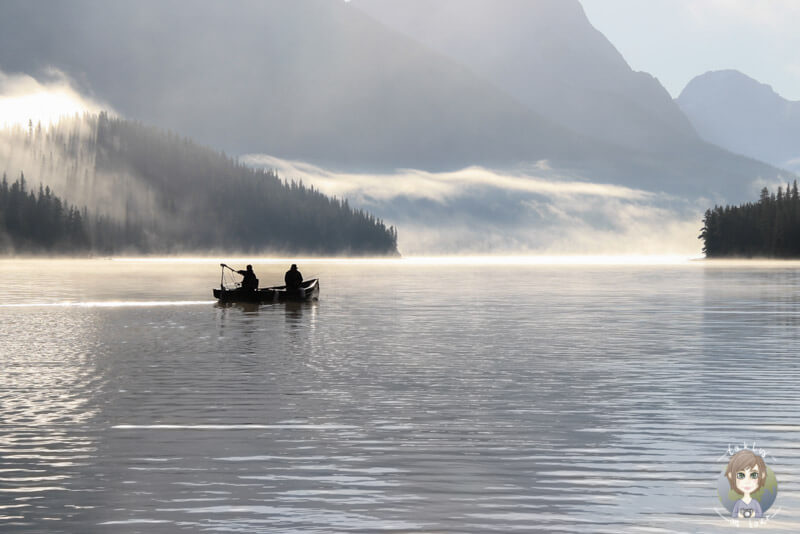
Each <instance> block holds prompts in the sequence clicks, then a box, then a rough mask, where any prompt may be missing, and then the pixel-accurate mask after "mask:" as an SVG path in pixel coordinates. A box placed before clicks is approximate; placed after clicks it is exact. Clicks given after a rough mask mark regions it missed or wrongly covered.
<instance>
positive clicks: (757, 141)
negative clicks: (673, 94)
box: [676, 69, 800, 172]
mask: <svg viewBox="0 0 800 534" xmlns="http://www.w3.org/2000/svg"><path fill="white" fill-rule="evenodd" d="M676 102H677V103H678V104H679V105H680V106H681V108H682V109H683V111H684V113H686V115H687V116H688V117H689V118H690V120H692V122H693V124H694V125H695V128H696V129H697V131H698V132H699V133H700V134H701V136H703V137H704V138H705V139H707V140H708V141H710V142H713V143H715V144H717V145H719V146H722V147H725V148H727V149H728V150H731V151H732V152H735V153H739V154H744V155H746V156H749V157H753V158H756V159H760V160H762V161H766V162H769V163H771V164H773V165H776V166H779V167H784V168H787V169H790V170H792V171H794V172H798V171H800V102H793V101H790V100H787V99H785V98H783V97H782V96H781V95H779V94H778V93H777V92H776V91H775V90H774V89H773V88H772V87H771V86H769V85H767V84H765V83H761V82H759V81H757V80H755V79H754V78H751V77H749V76H747V75H745V74H743V73H741V72H739V71H737V70H732V69H729V70H721V71H709V72H706V73H704V74H701V75H699V76H697V77H695V78H693V79H692V80H691V81H690V82H689V83H688V84H687V86H686V87H685V88H684V90H683V91H682V92H681V94H680V95H679V97H678V98H677V99H676Z"/></svg>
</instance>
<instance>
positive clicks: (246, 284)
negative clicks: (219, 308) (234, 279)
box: [236, 265, 258, 291]
mask: <svg viewBox="0 0 800 534" xmlns="http://www.w3.org/2000/svg"><path fill="white" fill-rule="evenodd" d="M236 272H237V273H239V274H241V275H242V276H243V277H244V278H242V289H244V290H245V291H255V290H257V289H258V278H256V273H254V272H253V266H252V265H248V266H247V270H246V271H236Z"/></svg>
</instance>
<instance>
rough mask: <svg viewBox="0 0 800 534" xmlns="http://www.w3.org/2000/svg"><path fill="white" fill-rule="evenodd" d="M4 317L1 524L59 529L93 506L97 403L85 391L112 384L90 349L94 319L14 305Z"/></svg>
mask: <svg viewBox="0 0 800 534" xmlns="http://www.w3.org/2000/svg"><path fill="white" fill-rule="evenodd" d="M0 321H2V331H0V355H2V357H0V363H1V364H2V365H1V366H2V370H3V372H2V388H0V406H2V419H0V457H1V458H2V462H1V463H0V530H3V531H4V532H6V531H8V530H10V529H12V528H19V529H21V530H23V531H24V530H27V529H32V530H36V529H37V528H41V525H42V524H43V522H48V523H49V524H52V525H54V527H55V528H59V527H56V526H55V525H57V524H58V522H59V521H68V520H69V519H70V518H73V517H75V516H76V515H78V514H80V512H81V511H83V510H88V509H90V508H91V507H92V505H90V504H87V501H88V500H89V499H87V498H85V497H84V496H83V494H82V492H83V491H85V490H86V487H85V482H86V476H87V473H86V466H88V465H91V464H92V463H94V462H95V460H96V458H97V444H96V442H95V440H94V436H93V435H92V433H90V432H86V429H87V426H88V425H89V424H90V422H91V421H92V420H93V419H94V418H95V417H96V416H97V413H98V408H97V405H96V403H95V401H94V399H92V398H91V397H90V396H87V395H86V392H87V391H97V390H101V389H102V388H103V387H104V385H105V377H104V376H103V374H102V372H101V371H100V370H99V369H98V367H97V364H96V361H95V358H94V357H93V355H92V354H91V350H90V344H91V342H90V341H89V340H90V339H91V338H92V336H93V334H94V331H93V330H94V323H93V318H92V317H91V313H86V312H83V313H78V314H74V315H68V316H64V315H63V314H61V313H57V312H53V311H50V310H45V311H37V312H33V311H30V310H15V311H13V312H10V311H3V312H0ZM93 483H94V482H93Z"/></svg>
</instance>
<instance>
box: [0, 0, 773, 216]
mask: <svg viewBox="0 0 800 534" xmlns="http://www.w3.org/2000/svg"><path fill="white" fill-rule="evenodd" d="M418 1H419V2H420V3H417V2H418ZM396 4H397V6H408V7H407V9H409V12H410V13H412V12H413V13H418V12H417V11H414V9H415V6H417V7H424V8H426V9H430V10H434V9H439V8H438V7H437V6H439V2H438V1H437V2H434V1H432V0H431V1H430V2H427V3H425V2H422V0H410V1H409V2H408V3H407V2H406V1H405V0H404V1H403V2H396ZM376 5H377V4H376ZM385 5H389V4H385ZM462 5H463V8H461V6H462ZM441 6H442V7H441V9H442V13H443V14H442V15H436V16H435V14H430V21H427V22H425V24H426V25H428V26H430V27H431V28H433V29H434V30H437V29H438V30H441V32H442V33H447V32H451V31H452V32H453V35H455V37H454V38H453V39H454V40H455V42H459V43H463V45H464V47H465V48H464V50H462V51H461V52H459V54H456V53H455V52H458V50H456V51H453V50H450V49H448V48H447V47H445V46H444V45H441V46H440V43H438V42H429V43H425V41H424V39H423V38H424V36H416V35H414V34H411V33H405V32H404V31H401V30H400V29H398V27H389V26H388V25H387V23H386V22H385V19H381V20H382V21H384V22H382V21H379V20H376V16H377V15H375V13H374V10H371V9H370V8H369V6H368V4H367V3H364V5H363V7H362V0H353V1H351V2H343V1H336V0H292V1H284V0H233V1H230V2H218V1H215V0H140V1H137V2H129V1H126V0H107V1H103V2H97V1H96V0H73V1H70V2H48V3H45V2H30V1H27V0H4V1H3V2H1V3H0V69H2V70H4V71H6V72H24V73H28V74H41V73H45V74H46V73H47V72H50V71H51V70H52V68H55V69H59V70H60V71H62V72H64V73H66V74H67V75H68V76H69V77H70V78H71V79H72V80H73V81H74V82H75V84H76V85H77V86H78V87H79V88H80V89H81V90H82V91H83V92H84V93H86V94H89V95H90V96H94V97H96V98H97V99H100V100H103V101H106V102H108V103H109V104H110V105H111V106H112V107H113V108H114V109H115V110H116V111H117V112H119V113H120V114H122V115H123V116H125V117H130V118H135V119H137V120H142V121H145V122H146V123H149V124H155V125H157V126H160V127H162V128H168V129H171V130H173V131H180V132H183V133H185V134H187V135H190V136H191V137H192V138H194V139H197V140H198V141H200V142H201V143H204V144H207V145H210V146H214V147H218V148H220V149H224V150H225V151H226V152H228V153H232V154H239V155H241V154H246V153H262V154H269V155H272V156H276V157H279V158H283V159H287V160H302V161H306V162H310V163H314V164H316V165H320V166H324V167H326V168H331V169H333V170H346V171H347V170H349V171H359V172H364V171H392V170H394V169H397V168H415V169H424V170H429V171H437V170H438V171H441V170H454V169H461V168H465V167H469V166H472V165H480V166H484V167H490V168H502V169H509V168H515V167H526V166H527V167H529V166H530V164H532V163H533V164H538V163H544V164H546V165H547V166H548V167H549V168H553V169H556V170H557V171H558V173H559V174H560V175H562V176H564V177H565V178H567V179H577V180H582V181H592V182H605V183H614V184H624V185H628V186H631V187H636V188H643V189H647V190H650V191H665V192H669V193H672V194H679V195H689V196H693V197H698V196H716V195H721V194H724V195H727V196H728V198H729V199H730V200H736V199H738V198H749V196H751V194H752V191H751V189H752V188H753V186H752V184H753V182H754V181H756V180H758V179H759V178H765V179H773V178H775V177H776V176H777V175H778V174H779V171H778V170H776V169H774V168H772V167H769V166H767V165H764V164H761V163H759V162H757V161H753V160H749V159H746V158H742V157H739V156H735V155H732V154H730V153H728V152H726V151H724V150H722V149H719V148H718V147H715V146H713V145H711V144H709V143H706V142H704V141H702V140H700V139H699V138H698V137H697V136H696V134H695V133H694V131H693V130H692V128H691V126H690V125H689V124H688V121H687V120H686V119H685V117H684V116H683V115H682V113H681V112H680V110H679V109H678V108H677V106H676V104H675V103H674V102H673V101H672V100H671V99H670V98H669V97H668V95H667V93H666V91H664V89H663V88H662V87H661V86H660V84H658V82H657V81H656V80H655V79H653V78H652V77H650V76H649V75H647V74H643V73H635V72H633V71H631V69H630V67H628V66H627V64H626V63H625V61H624V59H623V58H622V57H621V56H620V55H619V53H618V52H617V51H616V50H615V49H614V48H613V46H611V44H610V43H608V41H607V40H606V39H605V38H604V37H603V36H602V35H601V34H600V33H599V32H597V30H595V29H594V28H593V27H592V26H591V25H590V24H589V22H588V20H586V17H585V14H584V13H583V10H582V9H581V7H580V4H578V2H577V0H530V1H522V0H504V1H503V2H494V1H489V0H465V1H464V2H463V4H462V2H461V1H460V0H459V1H457V2H456V1H450V0H442V2H441ZM456 7H459V8H460V9H456ZM445 8H446V9H445ZM362 9H363V10H362ZM403 9H406V7H403ZM447 10H449V11H447ZM454 10H455V11H454ZM491 10H494V11H496V12H497V14H496V16H495V14H494V13H493V12H492V11H491ZM367 12H368V13H367ZM462 12H463V14H464V17H468V20H467V21H461V19H459V18H458V17H459V16H461V15H460V13H462ZM418 15H419V13H418ZM422 15H429V14H428V13H427V12H425V13H422ZM490 15H492V16H490ZM450 16H452V20H453V21H458V24H456V23H455V22H453V23H448V17H450ZM398 17H399V15H398ZM475 20H478V21H479V22H474V21H475ZM462 22H463V23H462ZM467 22H469V23H470V24H467ZM426 27H427V26H426ZM438 30H437V31H438ZM431 31H433V30H431ZM434 33H435V31H434ZM445 44H446V43H445ZM436 47H439V48H436ZM756 189H757V188H756Z"/></svg>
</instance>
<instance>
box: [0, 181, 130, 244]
mask: <svg viewBox="0 0 800 534" xmlns="http://www.w3.org/2000/svg"><path fill="white" fill-rule="evenodd" d="M142 239H143V236H142V230H141V229H140V228H138V227H135V226H131V225H127V226H126V225H124V224H122V223H119V222H116V221H113V220H111V219H109V218H108V217H105V216H98V215H95V216H90V215H89V212H88V210H87V209H86V208H83V210H79V209H78V208H77V207H75V206H71V205H70V204H68V203H66V202H64V201H63V200H62V199H61V198H59V197H58V196H56V195H55V194H53V191H52V190H51V189H50V187H49V186H44V185H42V184H40V185H39V188H38V191H35V190H34V189H30V190H29V189H28V182H27V180H26V179H25V174H24V173H20V177H19V178H18V179H17V180H15V181H14V182H13V183H9V182H8V176H7V175H6V174H5V173H4V174H3V178H2V180H0V253H12V252H13V253H23V254H25V253H34V254H38V253H50V254H74V253H90V252H100V253H113V252H118V251H119V249H118V247H120V246H121V245H123V246H124V247H125V248H126V249H133V250H138V247H137V245H140V244H141V243H142Z"/></svg>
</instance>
